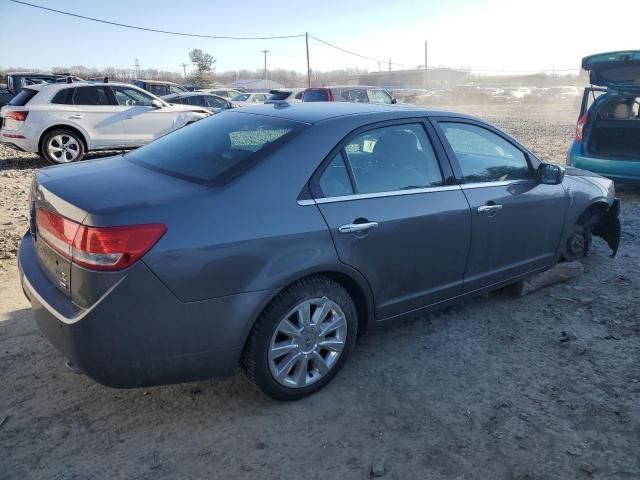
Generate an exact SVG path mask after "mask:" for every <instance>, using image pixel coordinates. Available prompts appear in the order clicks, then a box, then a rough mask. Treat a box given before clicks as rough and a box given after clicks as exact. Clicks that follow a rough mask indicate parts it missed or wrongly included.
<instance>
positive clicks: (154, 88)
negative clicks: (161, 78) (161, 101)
mask: <svg viewBox="0 0 640 480" xmlns="http://www.w3.org/2000/svg"><path fill="white" fill-rule="evenodd" d="M146 90H147V91H148V92H149V93H153V94H154V95H156V96H158V97H162V96H163V95H169V93H171V92H170V91H169V87H167V86H166V85H153V84H151V85H147V89H146Z"/></svg>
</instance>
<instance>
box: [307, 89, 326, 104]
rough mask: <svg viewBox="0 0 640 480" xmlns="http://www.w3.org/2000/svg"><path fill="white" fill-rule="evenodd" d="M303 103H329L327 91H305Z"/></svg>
mask: <svg viewBox="0 0 640 480" xmlns="http://www.w3.org/2000/svg"><path fill="white" fill-rule="evenodd" d="M303 101H304V102H327V101H329V94H328V93H327V90H323V89H314V90H307V91H306V92H304V97H303Z"/></svg>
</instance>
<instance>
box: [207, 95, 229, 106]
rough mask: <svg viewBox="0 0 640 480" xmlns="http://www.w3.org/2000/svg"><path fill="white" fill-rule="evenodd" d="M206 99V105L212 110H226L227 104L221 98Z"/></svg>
mask: <svg viewBox="0 0 640 480" xmlns="http://www.w3.org/2000/svg"><path fill="white" fill-rule="evenodd" d="M206 99H207V105H209V106H210V107H212V108H227V102H225V101H224V100H222V99H221V98H217V97H213V96H207V97H206Z"/></svg>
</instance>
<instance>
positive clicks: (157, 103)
mask: <svg viewBox="0 0 640 480" xmlns="http://www.w3.org/2000/svg"><path fill="white" fill-rule="evenodd" d="M151 106H152V107H153V108H162V102H161V101H160V100H157V99H155V98H154V99H153V100H151Z"/></svg>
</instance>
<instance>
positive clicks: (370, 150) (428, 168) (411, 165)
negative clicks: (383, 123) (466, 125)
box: [344, 124, 443, 193]
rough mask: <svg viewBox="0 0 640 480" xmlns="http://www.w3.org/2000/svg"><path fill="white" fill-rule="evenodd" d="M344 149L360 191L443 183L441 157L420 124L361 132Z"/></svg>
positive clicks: (401, 188) (386, 190)
mask: <svg viewBox="0 0 640 480" xmlns="http://www.w3.org/2000/svg"><path fill="white" fill-rule="evenodd" d="M344 150H345V153H346V155H347V158H348V160H349V163H350V164H351V167H352V169H353V176H354V180H355V183H356V189H357V191H358V193H377V192H390V191H397V190H409V189H414V188H428V187H435V186H439V185H442V184H443V178H442V173H441V172H440V167H439V165H438V160H437V158H436V155H435V152H434V150H433V147H432V146H431V142H430V141H429V138H428V137H427V134H426V132H425V130H424V128H423V126H422V125H421V124H406V125H393V126H389V127H384V128H378V129H375V130H370V131H367V132H364V133H361V134H360V135H357V136H356V137H354V138H353V139H352V140H351V141H349V143H348V144H347V145H346V146H345V148H344Z"/></svg>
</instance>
